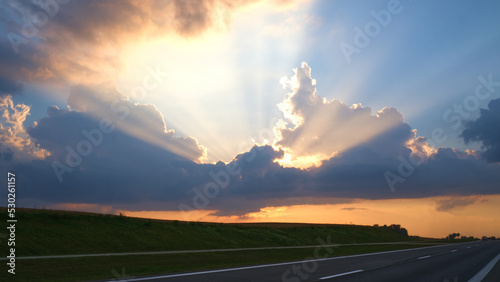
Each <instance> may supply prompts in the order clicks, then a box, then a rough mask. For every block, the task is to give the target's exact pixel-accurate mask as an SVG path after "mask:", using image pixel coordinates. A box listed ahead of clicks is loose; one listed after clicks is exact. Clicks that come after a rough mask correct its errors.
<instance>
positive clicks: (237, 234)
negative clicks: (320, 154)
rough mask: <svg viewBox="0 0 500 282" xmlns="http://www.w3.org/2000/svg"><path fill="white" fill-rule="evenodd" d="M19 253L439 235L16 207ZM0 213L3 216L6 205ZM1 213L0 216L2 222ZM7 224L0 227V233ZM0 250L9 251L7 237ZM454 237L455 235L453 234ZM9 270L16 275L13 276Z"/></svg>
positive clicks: (244, 259)
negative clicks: (141, 216) (158, 217)
mask: <svg viewBox="0 0 500 282" xmlns="http://www.w3.org/2000/svg"><path fill="white" fill-rule="evenodd" d="M16 211H17V213H16V217H17V220H18V221H17V224H16V256H17V257H23V256H45V255H68V254H99V253H121V252H143V251H172V250H202V249H221V248H222V249H227V248H252V247H279V246H307V245H319V243H318V241H317V239H318V238H321V239H323V240H325V241H327V238H330V242H331V243H335V244H350V243H375V242H408V241H413V242H420V243H423V245H410V244H405V243H401V244H398V245H365V246H341V247H336V248H335V249H334V253H333V254H332V255H333V256H339V255H348V254H359V253H366V252H378V251H388V250H394V249H401V248H410V247H420V246H424V245H425V244H432V243H435V242H436V241H430V240H423V239H421V238H418V237H408V236H404V235H402V234H400V233H398V232H396V231H394V230H392V229H389V228H384V227H372V226H359V225H337V224H295V223H289V224H288V223H254V224H221V223H203V222H181V221H164V220H151V219H143V218H130V217H126V216H115V215H106V214H94V213H81V212H68V211H52V210H34V209H17V210H16ZM0 217H1V218H4V219H7V212H6V209H5V208H0ZM5 224H6V221H5V220H2V221H0V227H1V230H6V229H5ZM2 234H3V235H6V231H3V232H2V231H0V235H2ZM0 240H1V244H0V252H1V253H0V256H2V257H5V256H7V255H8V246H7V242H6V240H5V237H2V238H0ZM457 241H458V240H457ZM313 251H314V249H311V248H307V249H281V250H259V251H250V250H246V251H232V252H211V253H195V254H189V253H187V254H162V255H128V256H112V257H84V258H65V259H36V260H33V259H18V260H17V261H16V275H15V276H14V277H12V275H10V274H8V273H7V267H6V261H3V262H2V265H3V267H1V268H0V270H1V272H0V281H7V279H8V281H83V280H92V279H105V278H108V279H110V278H120V277H119V276H121V275H123V271H125V274H126V275H129V276H141V275H148V274H154V273H171V272H182V271H192V270H202V269H213V268H224V267H232V266H241V265H252V264H263V263H272V262H282V261H294V260H302V259H305V258H307V257H312V256H313ZM12 278H14V279H12Z"/></svg>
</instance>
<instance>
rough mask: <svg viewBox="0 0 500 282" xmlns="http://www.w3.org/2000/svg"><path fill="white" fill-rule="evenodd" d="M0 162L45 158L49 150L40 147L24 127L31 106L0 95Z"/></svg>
mask: <svg viewBox="0 0 500 282" xmlns="http://www.w3.org/2000/svg"><path fill="white" fill-rule="evenodd" d="M0 112H1V114H2V116H1V117H0V163H1V162H4V161H13V160H15V161H30V160H32V159H34V158H45V157H46V156H48V152H47V151H45V150H44V149H40V148H39V146H37V145H36V144H35V143H34V142H33V140H32V139H31V138H30V136H29V135H28V134H27V133H26V130H25V129H24V125H23V123H24V121H25V120H26V117H27V116H28V115H29V112H30V107H29V106H26V105H24V104H18V105H14V102H13V101H12V97H11V96H0Z"/></svg>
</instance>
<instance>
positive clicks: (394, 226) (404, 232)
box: [373, 224, 408, 236]
mask: <svg viewBox="0 0 500 282" xmlns="http://www.w3.org/2000/svg"><path fill="white" fill-rule="evenodd" d="M373 227H379V228H387V229H392V230H394V231H396V232H397V233H399V234H401V235H404V236H408V230H406V228H404V227H401V224H391V225H389V226H387V225H386V224H384V226H380V225H378V224H375V225H373Z"/></svg>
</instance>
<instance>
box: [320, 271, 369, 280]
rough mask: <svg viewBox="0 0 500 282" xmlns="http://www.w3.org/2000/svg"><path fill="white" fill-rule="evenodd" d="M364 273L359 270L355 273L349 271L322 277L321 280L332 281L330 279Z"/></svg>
mask: <svg viewBox="0 0 500 282" xmlns="http://www.w3.org/2000/svg"><path fill="white" fill-rule="evenodd" d="M362 271H363V270H361V269H358V270H354V271H349V272H344V273H340V274H335V275H330V276H325V277H321V278H320V279H319V280H324V279H330V278H334V277H339V276H344V275H349V274H354V273H358V272H362Z"/></svg>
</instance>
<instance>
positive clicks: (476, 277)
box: [468, 254, 500, 282]
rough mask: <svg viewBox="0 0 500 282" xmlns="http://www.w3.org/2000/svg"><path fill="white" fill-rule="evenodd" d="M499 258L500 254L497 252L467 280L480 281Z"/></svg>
mask: <svg viewBox="0 0 500 282" xmlns="http://www.w3.org/2000/svg"><path fill="white" fill-rule="evenodd" d="M499 260H500V254H498V255H497V256H496V257H495V258H494V259H492V260H491V261H490V262H489V263H488V264H487V265H486V266H485V267H484V268H483V269H481V270H480V271H479V272H478V273H476V275H474V277H472V278H471V279H470V280H469V281H468V282H480V281H482V280H483V279H484V277H486V275H488V273H489V272H490V271H491V269H492V268H493V267H494V266H495V264H497V262H498V261H499Z"/></svg>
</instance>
